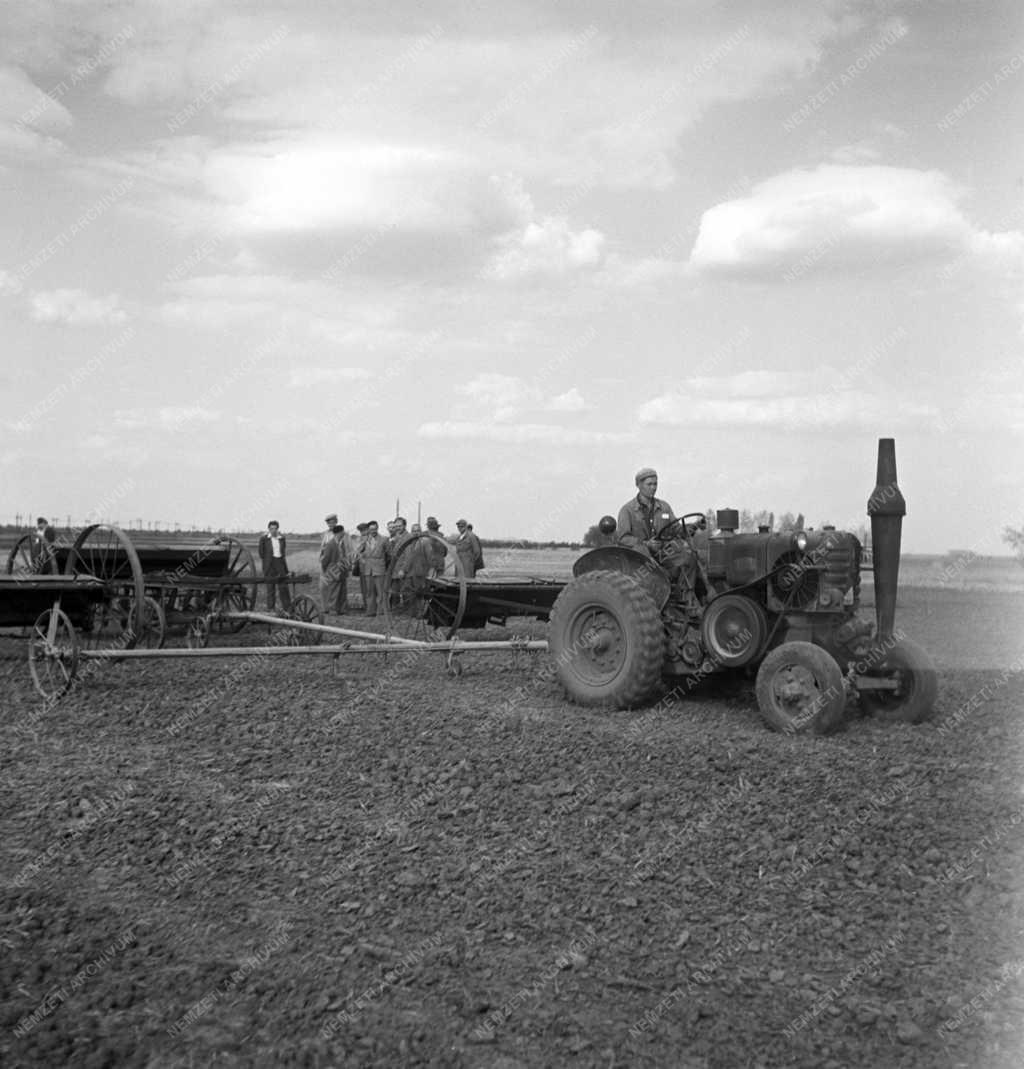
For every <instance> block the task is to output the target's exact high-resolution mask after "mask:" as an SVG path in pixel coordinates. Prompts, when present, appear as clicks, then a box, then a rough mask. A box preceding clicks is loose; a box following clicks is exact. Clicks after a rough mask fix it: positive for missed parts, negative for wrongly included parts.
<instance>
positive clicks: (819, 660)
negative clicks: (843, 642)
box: [756, 642, 846, 735]
mask: <svg viewBox="0 0 1024 1069" xmlns="http://www.w3.org/2000/svg"><path fill="white" fill-rule="evenodd" d="M756 690H757V706H758V708H759V709H760V710H761V715H762V716H763V717H764V719H765V720H766V721H767V723H768V724H769V725H770V726H771V727H772V728H774V729H775V730H776V731H781V732H783V733H784V734H786V735H796V734H814V735H828V734H829V733H830V732H833V731H837V730H838V729H839V728H840V727H841V726H842V724H843V716H844V713H845V710H846V688H845V687H844V685H843V672H842V669H841V668H840V667H839V665H838V663H837V662H836V659H835V658H834V657H833V656H832V654H830V653H829V652H828V651H827V650H823V649H822V648H821V647H820V646H815V645H814V644H813V643H811V642H785V643H783V644H782V645H781V646H776V648H775V649H773V650H772V651H771V653H769V654H768V656H767V657H765V659H764V660H763V661H762V662H761V667H760V668H759V669H758V670H757V684H756Z"/></svg>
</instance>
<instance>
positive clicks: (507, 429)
mask: <svg viewBox="0 0 1024 1069" xmlns="http://www.w3.org/2000/svg"><path fill="white" fill-rule="evenodd" d="M418 433H419V435H420V437H422V438H459V439H466V438H476V439H483V440H485V441H490V442H506V443H510V444H513V445H514V444H526V443H528V442H542V443H545V444H549V445H595V444H598V443H601V442H631V441H634V440H635V439H636V435H635V434H634V433H633V432H624V433H619V432H614V431H589V430H583V429H575V428H569V427H556V426H552V425H551V424H547V423H485V422H479V421H472V420H453V421H450V422H438V423H424V424H422V425H421V426H420V428H419V431H418Z"/></svg>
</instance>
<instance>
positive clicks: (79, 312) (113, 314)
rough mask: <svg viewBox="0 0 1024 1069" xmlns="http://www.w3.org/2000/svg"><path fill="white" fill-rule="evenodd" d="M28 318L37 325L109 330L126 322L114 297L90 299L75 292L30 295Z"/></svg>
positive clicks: (117, 299)
mask: <svg viewBox="0 0 1024 1069" xmlns="http://www.w3.org/2000/svg"><path fill="white" fill-rule="evenodd" d="M30 314H31V316H32V318H33V319H34V320H36V321H37V322H39V323H66V324H68V325H69V326H111V325H115V324H117V323H124V322H125V321H126V320H127V319H128V313H127V312H125V311H124V310H123V309H122V308H121V307H120V298H119V297H118V296H117V294H114V293H112V294H110V295H108V296H106V297H93V296H91V295H90V294H88V293H86V292H85V290H78V289H59V290H40V291H39V292H37V293H33V294H32V301H31V308H30Z"/></svg>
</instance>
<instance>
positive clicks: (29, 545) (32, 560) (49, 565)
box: [7, 534, 60, 576]
mask: <svg viewBox="0 0 1024 1069" xmlns="http://www.w3.org/2000/svg"><path fill="white" fill-rule="evenodd" d="M34 538H35V536H34V535H30V534H27V535H22V536H21V538H19V539H18V541H17V542H15V543H14V545H13V546H12V547H11V552H10V553H8V554H7V574H8V575H24V576H28V575H57V574H58V573H59V571H60V569H59V568H58V566H57V548H56V546H53V545H51V544H49V543H47V544H45V545H46V546H48V548H44V551H43V552H42V553H38V552H37V553H33V540H34Z"/></svg>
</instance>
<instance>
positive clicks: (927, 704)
mask: <svg viewBox="0 0 1024 1069" xmlns="http://www.w3.org/2000/svg"><path fill="white" fill-rule="evenodd" d="M865 675H870V676H881V677H882V678H883V679H895V680H896V681H897V682H898V683H899V689H898V690H895V691H892V690H862V691H860V692H859V694H858V697H859V698H860V707H861V708H862V709H863V710H864V712H866V713H869V714H870V715H871V716H877V717H878V719H879V720H886V721H888V722H890V723H894V722H896V721H901V722H903V723H905V724H919V723H920V722H921V721H922V720H925V719H926V718H927V717H928V716H929V715H930V714H931V712H932V709H933V707H934V705H935V699H936V698H937V697H938V696H939V680H938V676H937V675H936V674H935V665H934V664H933V663H932V659H931V657H929V656H928V654H927V653H925V651H924V650H923V649H921V647H920V646H919V645H918V644H917V643H916V642H911V641H910V639H909V638H905V639H901V640H900V641H899V642H898V643H897V644H896V645H895V646H893V648H892V649H891V650H889V651H888V653H886V655H885V660H884V661H882V662H881V664H879V665H877V666H876V667H874V668H871V669H869V670H868V671H867V672H866V673H865Z"/></svg>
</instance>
